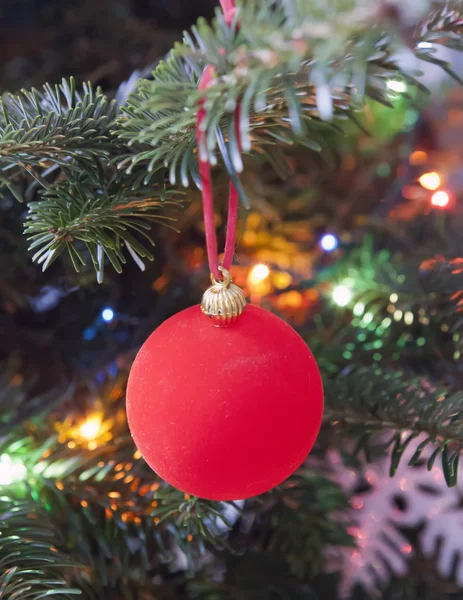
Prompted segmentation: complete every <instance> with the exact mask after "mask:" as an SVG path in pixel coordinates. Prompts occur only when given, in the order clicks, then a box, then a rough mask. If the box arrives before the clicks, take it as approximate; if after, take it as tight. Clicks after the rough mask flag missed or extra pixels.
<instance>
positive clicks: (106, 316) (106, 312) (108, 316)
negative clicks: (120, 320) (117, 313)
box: [101, 308, 114, 323]
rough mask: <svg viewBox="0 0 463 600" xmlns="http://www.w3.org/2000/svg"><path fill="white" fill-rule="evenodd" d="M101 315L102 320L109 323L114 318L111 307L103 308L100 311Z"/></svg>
mask: <svg viewBox="0 0 463 600" xmlns="http://www.w3.org/2000/svg"><path fill="white" fill-rule="evenodd" d="M101 316H102V317H103V321H106V323H109V322H110V321H112V320H113V319H114V311H113V310H112V308H104V309H103V310H102V311H101Z"/></svg>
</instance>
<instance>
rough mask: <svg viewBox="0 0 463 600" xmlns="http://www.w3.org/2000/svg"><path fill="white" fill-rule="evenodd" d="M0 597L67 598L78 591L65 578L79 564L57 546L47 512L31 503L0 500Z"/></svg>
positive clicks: (3, 598)
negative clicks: (0, 533)
mask: <svg viewBox="0 0 463 600" xmlns="http://www.w3.org/2000/svg"><path fill="white" fill-rule="evenodd" d="M0 530H1V532H2V535H1V536H0V566H1V568H0V598H1V599H2V600H9V599H13V598H21V600H39V599H40V598H44V597H48V596H53V597H54V598H57V599H59V600H68V599H70V598H71V597H75V596H77V595H80V594H81V591H80V590H78V589H75V588H71V587H69V585H68V583H67V581H68V579H69V578H70V576H71V575H72V574H73V571H74V570H76V569H81V568H82V566H81V565H80V564H78V563H76V562H75V561H73V560H71V559H70V558H69V557H68V556H66V555H64V554H63V553H62V552H61V551H60V550H59V549H58V548H57V547H56V546H57V545H58V544H59V542H60V539H59V536H58V534H57V532H56V530H55V528H54V527H53V526H52V525H51V523H50V521H49V519H48V517H47V514H46V513H45V512H44V511H43V510H42V508H41V507H40V506H38V505H37V504H34V503H32V502H26V501H14V500H8V499H7V498H5V497H2V498H1V499H0Z"/></svg>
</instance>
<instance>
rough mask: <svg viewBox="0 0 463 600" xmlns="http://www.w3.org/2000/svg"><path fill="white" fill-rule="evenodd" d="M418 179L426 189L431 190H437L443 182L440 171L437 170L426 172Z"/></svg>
mask: <svg viewBox="0 0 463 600" xmlns="http://www.w3.org/2000/svg"><path fill="white" fill-rule="evenodd" d="M418 181H419V182H420V183H421V185H422V186H423V187H424V188H425V189H427V190H431V191H433V190H437V188H438V187H439V186H440V183H441V179H440V176H439V173H436V172H435V171H431V172H430V173H424V174H423V175H421V177H420V178H419V179H418Z"/></svg>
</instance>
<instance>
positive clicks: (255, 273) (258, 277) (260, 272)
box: [248, 264, 270, 285]
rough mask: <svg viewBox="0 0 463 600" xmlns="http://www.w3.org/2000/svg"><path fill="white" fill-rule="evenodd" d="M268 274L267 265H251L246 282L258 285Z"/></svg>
mask: <svg viewBox="0 0 463 600" xmlns="http://www.w3.org/2000/svg"><path fill="white" fill-rule="evenodd" d="M269 274H270V269H269V268H268V267H267V265H262V264H260V265H255V266H254V267H252V269H251V271H250V273H249V275H248V283H249V284H250V285H258V284H259V283H261V281H264V279H267V277H268V276H269Z"/></svg>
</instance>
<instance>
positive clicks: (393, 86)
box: [386, 79, 407, 94]
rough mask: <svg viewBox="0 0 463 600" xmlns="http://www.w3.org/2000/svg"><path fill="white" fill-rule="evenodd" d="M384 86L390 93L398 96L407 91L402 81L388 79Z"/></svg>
mask: <svg viewBox="0 0 463 600" xmlns="http://www.w3.org/2000/svg"><path fill="white" fill-rule="evenodd" d="M386 85H387V87H388V88H389V89H390V90H391V91H392V92H397V93H398V94H403V93H404V92H406V91H407V84H406V83H405V82H404V81H399V80H397V79H389V81H388V82H387V83H386Z"/></svg>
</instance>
